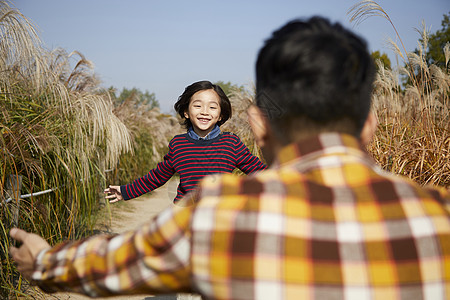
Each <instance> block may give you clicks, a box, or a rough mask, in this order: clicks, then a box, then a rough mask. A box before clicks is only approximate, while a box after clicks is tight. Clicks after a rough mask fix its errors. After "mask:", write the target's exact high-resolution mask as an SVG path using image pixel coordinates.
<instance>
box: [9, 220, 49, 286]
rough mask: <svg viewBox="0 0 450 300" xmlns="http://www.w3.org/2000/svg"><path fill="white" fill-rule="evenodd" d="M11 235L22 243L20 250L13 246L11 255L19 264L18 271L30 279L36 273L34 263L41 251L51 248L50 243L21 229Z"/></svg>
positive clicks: (14, 229)
mask: <svg viewBox="0 0 450 300" xmlns="http://www.w3.org/2000/svg"><path fill="white" fill-rule="evenodd" d="M9 235H10V236H11V237H12V238H13V239H14V240H16V241H18V242H21V243H22V245H21V246H20V247H19V248H16V247H13V246H11V247H10V249H9V253H10V254H11V256H12V258H13V259H14V261H15V262H16V264H17V270H19V272H20V273H22V275H23V276H24V277H25V278H27V279H30V278H31V274H33V271H34V262H35V260H36V257H37V256H38V254H39V252H41V250H44V249H47V248H50V245H49V243H47V241H46V240H44V239H43V238H42V237H40V236H39V235H37V234H34V233H29V232H26V231H24V230H22V229H19V228H13V229H11V231H10V232H9Z"/></svg>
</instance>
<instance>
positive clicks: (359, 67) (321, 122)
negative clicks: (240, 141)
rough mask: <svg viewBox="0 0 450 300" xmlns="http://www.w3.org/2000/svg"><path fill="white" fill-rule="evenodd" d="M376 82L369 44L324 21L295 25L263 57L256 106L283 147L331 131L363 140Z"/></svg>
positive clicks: (268, 44)
mask: <svg viewBox="0 0 450 300" xmlns="http://www.w3.org/2000/svg"><path fill="white" fill-rule="evenodd" d="M373 78H374V66H373V62H372V59H371V57H370V54H369V52H368V50H367V45H366V43H365V41H364V40H362V39H361V38H359V37H358V36H356V35H355V34H353V33H352V32H350V31H348V30H346V29H344V28H343V27H342V26H341V25H339V24H331V23H330V22H329V21H328V20H326V19H323V18H320V17H313V18H311V19H309V20H306V21H300V20H296V21H292V22H289V23H287V24H286V25H285V26H283V27H282V28H280V29H279V30H277V31H275V32H274V33H273V35H272V36H271V37H270V38H269V39H268V40H267V41H266V43H265V45H264V46H263V48H262V49H261V50H260V52H259V55H258V59H257V62H256V105H257V107H258V108H259V110H260V111H261V112H262V114H263V115H264V116H265V118H266V123H267V124H268V125H269V126H270V131H271V133H272V134H273V136H274V137H275V138H276V140H277V141H278V142H279V143H280V144H282V145H284V144H287V143H290V142H293V141H295V140H297V139H299V138H302V137H305V136H307V135H311V134H317V133H321V132H330V131H336V132H341V133H348V134H352V135H354V136H356V137H358V138H359V137H360V136H361V132H362V131H363V127H364V124H365V123H366V120H367V118H368V114H369V110H370V106H371V90H372V82H373ZM253 127H254V126H253Z"/></svg>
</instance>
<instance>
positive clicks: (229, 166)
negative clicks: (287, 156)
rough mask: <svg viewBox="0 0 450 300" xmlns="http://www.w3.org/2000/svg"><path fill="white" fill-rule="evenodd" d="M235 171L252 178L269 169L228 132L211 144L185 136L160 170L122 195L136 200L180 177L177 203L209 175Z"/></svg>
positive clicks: (176, 142) (124, 187)
mask: <svg viewBox="0 0 450 300" xmlns="http://www.w3.org/2000/svg"><path fill="white" fill-rule="evenodd" d="M235 168H238V169H240V170H241V171H242V172H244V173H245V174H249V173H253V172H256V171H260V170H263V169H265V168H266V166H265V165H264V164H263V163H262V162H261V161H260V160H259V159H258V158H257V157H256V156H253V155H252V154H251V153H250V151H249V150H248V148H247V147H246V146H245V145H244V143H242V141H241V140H240V139H239V137H238V136H236V135H235V134H233V133H230V132H224V133H222V134H220V135H219V136H218V137H216V138H214V139H211V140H194V139H192V138H191V137H189V136H188V134H187V133H185V134H180V135H177V136H175V137H174V138H173V139H172V140H171V141H170V143H169V152H168V153H167V154H166V155H165V156H164V160H163V161H162V162H160V163H158V165H157V166H156V168H154V169H153V170H151V171H150V172H148V173H147V174H146V175H145V176H144V177H141V178H138V179H136V180H134V181H133V182H132V183H130V184H127V185H122V186H121V187H120V191H121V193H122V196H123V198H124V200H129V199H132V198H136V197H139V196H141V195H142V194H145V193H148V192H150V191H152V190H154V189H156V188H158V187H160V186H162V185H164V184H165V183H166V182H167V181H168V180H169V179H170V178H171V177H172V176H173V175H174V174H175V173H178V174H179V175H180V184H179V185H178V188H177V195H176V197H175V199H174V200H173V201H174V203H176V202H178V201H179V200H180V199H181V198H182V197H183V195H184V194H186V193H187V192H189V191H191V190H193V189H194V188H195V187H196V185H197V183H198V181H199V180H200V179H202V178H203V177H205V176H206V175H210V174H214V173H231V172H233V170H234V169H235Z"/></svg>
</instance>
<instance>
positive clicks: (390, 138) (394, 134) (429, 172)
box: [349, 1, 450, 188]
mask: <svg viewBox="0 0 450 300" xmlns="http://www.w3.org/2000/svg"><path fill="white" fill-rule="evenodd" d="M349 14H351V18H350V20H351V21H353V22H355V23H360V22H362V21H364V20H365V19H366V18H367V17H372V16H381V17H383V18H385V19H386V20H388V22H389V23H390V24H391V25H392V26H393V28H394V30H395V32H396V34H397V37H398V39H399V40H400V42H401V38H400V36H399V35H398V33H397V30H396V29H395V26H394V24H393V23H392V21H391V19H390V18H389V15H388V14H387V12H386V11H384V10H383V9H382V7H381V6H380V5H378V4H377V3H376V2H375V1H362V2H359V3H358V4H356V5H355V6H353V7H352V8H351V9H350V10H349ZM417 32H418V33H419V34H420V36H419V38H420V40H421V41H422V42H419V43H418V45H417V49H418V51H417V52H418V53H408V52H406V50H405V48H404V47H402V48H403V49H404V50H403V52H402V51H400V48H399V47H398V46H397V45H396V44H395V43H393V42H392V41H391V42H390V44H391V48H392V49H393V50H394V52H395V53H396V54H397V55H398V56H399V57H400V58H401V59H402V62H403V64H404V66H405V67H399V68H398V69H397V70H388V69H385V68H384V66H382V64H381V62H380V61H379V62H377V63H378V64H379V68H378V74H377V75H376V80H375V83H374V91H373V111H374V113H375V114H376V115H377V118H378V121H379V125H378V131H377V133H376V136H375V138H374V140H373V142H372V143H371V144H370V145H369V147H368V150H369V152H370V153H371V154H372V155H373V157H374V158H375V159H376V160H377V161H378V163H379V164H380V165H381V166H382V167H383V168H384V169H386V170H389V171H392V172H394V173H397V174H401V175H405V176H408V177H410V178H411V179H412V180H414V181H416V182H418V183H420V184H422V185H426V184H433V185H440V186H443V187H445V188H449V187H450V114H449V84H450V77H449V73H448V62H449V57H450V55H449V49H450V46H449V44H448V43H447V45H446V46H445V47H444V49H443V51H444V53H445V55H446V62H445V64H446V65H445V68H444V69H441V68H439V67H437V66H436V65H428V63H427V61H426V50H427V49H428V30H426V26H425V24H423V23H422V28H421V29H420V30H417ZM401 43H402V42H401ZM402 46H403V43H402ZM400 75H403V76H404V77H405V78H406V82H407V84H406V86H405V87H404V89H402V87H401V85H400V83H399V80H398V79H399V77H400Z"/></svg>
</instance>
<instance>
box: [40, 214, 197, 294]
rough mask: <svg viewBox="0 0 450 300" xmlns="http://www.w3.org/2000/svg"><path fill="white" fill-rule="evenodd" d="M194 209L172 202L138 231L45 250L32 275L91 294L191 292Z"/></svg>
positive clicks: (49, 287)
mask: <svg viewBox="0 0 450 300" xmlns="http://www.w3.org/2000/svg"><path fill="white" fill-rule="evenodd" d="M192 210H193V207H177V206H171V207H169V208H168V209H166V210H165V211H163V212H162V213H161V214H159V215H158V216H157V217H155V219H153V221H152V222H150V223H147V224H145V225H144V226H142V227H140V228H139V229H137V230H135V231H130V232H126V233H123V234H120V235H116V236H106V235H100V236H93V237H90V238H88V239H85V240H81V241H76V242H68V243H63V244H60V245H57V246H55V247H53V248H50V249H49V250H44V251H42V252H41V253H40V254H39V255H38V257H37V259H36V262H35V271H34V272H33V274H32V280H33V281H34V282H35V283H36V284H37V285H38V286H39V287H41V288H42V289H43V290H44V291H46V292H56V291H62V290H65V291H71V292H77V293H82V294H86V295H88V296H91V297H99V296H113V295H118V294H131V293H133V294H140V293H164V292H169V291H170V292H189V291H190V290H189V286H190V273H191V267H190V258H189V254H190V249H191V234H190V223H191V214H192Z"/></svg>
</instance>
